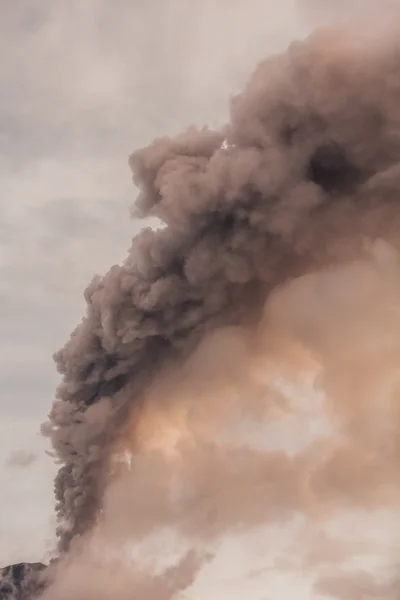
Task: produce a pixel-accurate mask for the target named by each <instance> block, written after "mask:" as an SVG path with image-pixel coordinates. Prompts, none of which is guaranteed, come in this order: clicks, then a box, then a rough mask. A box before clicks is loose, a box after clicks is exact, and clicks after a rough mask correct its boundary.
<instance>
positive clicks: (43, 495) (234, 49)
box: [0, 0, 366, 597]
mask: <svg viewBox="0 0 400 600" xmlns="http://www.w3.org/2000/svg"><path fill="white" fill-rule="evenodd" d="M300 4H301V7H300V6H299V5H300ZM319 4H321V3H319ZM324 4H325V5H326V7H327V9H328V5H329V4H330V3H329V2H327V3H324ZM354 4H356V2H354ZM313 5H314V6H315V3H313V2H312V1H311V0H309V1H304V2H301V3H300V2H298V1H296V0H280V1H279V2H275V1H274V0H203V1H202V2H193V1H188V0H162V1H161V0H147V1H146V2H144V1H142V0H112V2H110V0H40V1H38V0H2V2H1V3H0V53H1V56H2V60H1V61H0V85H1V93H0V190H1V212H0V234H1V235H0V271H1V276H0V339H1V346H0V353H1V360H0V390H1V393H0V490H1V491H0V564H1V563H7V562H9V561H16V560H31V559H34V560H35V559H40V558H42V555H43V552H44V551H45V549H46V547H47V548H51V544H52V539H51V532H52V523H51V519H52V513H51V507H52V473H53V472H54V467H53V466H52V464H51V460H50V459H49V458H48V457H47V456H46V455H45V454H44V450H43V449H44V443H43V441H42V440H41V438H40V436H39V435H38V434H37V431H38V427H39V423H40V422H41V421H42V420H43V419H44V418H45V416H46V413H47V411H48V410H49V408H50V405H51V401H52V397H53V394H54V389H55V386H56V384H57V381H58V377H57V374H56V372H55V368H54V366H53V362H52V353H53V352H54V351H55V350H56V349H57V348H58V347H60V346H61V345H62V344H63V343H64V341H66V339H67V337H68V335H69V332H70V331H71V330H72V328H73V327H74V326H75V325H76V324H77V322H78V321H79V319H80V318H81V316H82V313H83V298H82V291H83V289H84V287H85V285H86V284H87V283H88V281H89V280H90V278H91V277H92V275H93V274H94V273H96V272H104V271H105V270H106V269H107V268H108V267H109V266H110V265H111V264H112V263H114V262H119V261H120V260H121V259H122V258H123V257H124V255H125V251H126V249H127V247H128V246H129V245H130V240H131V237H132V236H133V235H134V234H135V231H137V228H138V224H137V223H135V222H133V221H131V220H129V216H128V214H129V206H130V205H131V204H132V202H133V200H134V197H135V190H134V188H133V186H132V183H131V179H130V172H129V169H128V166H127V158H128V155H129V153H130V152H131V151H132V150H134V149H135V148H136V147H138V146H141V145H143V144H146V143H147V142H149V141H150V140H151V139H152V138H153V137H154V136H156V135H162V134H165V133H174V132H176V131H178V130H179V129H180V128H181V127H182V126H185V125H187V124H190V123H193V122H195V123H197V124H203V123H209V124H211V125H218V124H219V123H222V122H223V121H224V120H225V118H226V116H227V110H228V99H229V95H230V94H231V93H232V92H235V91H237V90H239V89H240V87H241V86H242V84H243V82H244V81H245V79H246V77H247V75H248V74H249V73H250V71H251V70H252V68H253V67H254V65H255V63H256V62H257V60H258V59H260V58H263V57H264V56H265V55H266V54H268V53H269V52H271V51H274V50H280V49H283V48H284V47H285V46H286V45H287V44H288V43H289V42H290V41H291V40H292V39H293V38H294V37H296V36H303V35H304V33H305V32H306V31H308V30H309V29H310V28H311V26H312V22H313V19H312V13H313ZM365 6H366V3H365V2H364V7H365ZM319 17H321V14H320V15H319ZM32 452H33V455H32V454H31V453H32ZM278 588H279V586H278ZM278 588H277V590H278ZM279 590H280V588H279ZM281 592H282V593H284V591H283V588H282V590H280V591H279V594H280V593H281ZM263 597H264V596H263ZM298 597H300V596H298Z"/></svg>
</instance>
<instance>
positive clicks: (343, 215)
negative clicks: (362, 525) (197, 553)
mask: <svg viewBox="0 0 400 600" xmlns="http://www.w3.org/2000/svg"><path fill="white" fill-rule="evenodd" d="M399 65H400V47H399V46H398V44H397V43H396V42H393V41H392V40H390V41H389V40H388V41H387V42H385V43H383V42H382V41H381V40H378V39H377V38H374V37H371V35H368V36H367V35H365V36H364V35H363V34H362V32H357V34H354V31H353V32H346V31H342V32H339V31H334V30H325V31H321V32H317V33H316V34H314V35H312V36H311V37H310V38H309V39H308V40H306V41H305V42H299V43H296V44H293V45H292V46H291V47H290V48H289V49H288V51H287V52H286V53H285V54H283V55H279V56H274V57H272V58H270V59H268V60H266V61H265V62H263V63H261V64H260V65H259V66H258V67H257V69H256V71H255V72H254V74H253V76H252V78H251V79H250V81H249V83H248V85H247V87H246V88H245V90H244V92H243V93H241V94H240V95H238V96H237V97H236V98H234V99H233V101H232V105H231V121H230V123H228V124H227V126H226V127H225V128H224V129H223V130H221V131H212V130H209V129H206V128H204V129H201V130H198V129H194V128H189V129H187V130H186V131H185V132H184V133H182V134H181V135H179V136H177V137H176V138H173V139H170V138H163V139H158V140H156V141H154V142H153V143H152V144H151V145H150V146H149V147H147V148H144V149H141V150H138V151H136V152H135V153H134V154H133V155H132V156H131V158H130V166H131V168H132V171H133V177H134V181H135V183H136V184H137V186H138V187H139V188H140V195H139V198H138V201H137V204H136V211H135V214H136V215H138V216H141V217H149V216H150V217H157V218H158V219H160V220H161V221H162V223H163V227H162V228H159V229H157V230H149V229H148V230H145V231H143V232H142V233H141V234H139V235H138V236H137V237H136V238H135V239H134V241H133V245H132V248H131V250H130V253H129V255H128V257H127V258H126V260H125V262H124V263H123V264H122V265H121V266H114V267H113V268H112V269H111V270H110V271H109V272H108V273H107V274H106V275H105V276H104V277H98V278H95V279H94V280H93V282H92V283H91V284H90V286H89V287H88V288H87V290H86V300H87V315H86V317H85V318H84V320H83V321H82V323H81V324H80V325H79V326H78V327H77V329H76V330H75V331H74V332H73V334H72V335H71V339H70V340H69V342H68V343H67V344H66V346H65V347H64V348H63V349H62V350H60V352H59V353H58V354H57V357H56V360H57V365H58V368H59V370H60V372H61V373H62V375H63V383H62V384H61V386H60V388H59V390H58V397H57V400H56V402H55V403H54V406H53V410H52V412H51V415H50V423H49V429H50V435H51V438H52V442H53V446H54V451H55V454H56V456H57V457H58V459H59V460H60V461H61V462H62V463H63V464H62V466H61V468H60V471H59V473H58V476H57V479H56V496H57V502H58V506H57V510H58V518H59V524H60V549H61V550H67V549H68V547H69V546H70V544H71V540H73V539H74V538H75V537H76V536H79V535H83V534H86V533H87V532H88V531H90V530H91V529H92V528H93V527H94V526H95V524H96V522H97V521H98V522H99V525H98V534H99V535H100V538H101V536H106V539H107V540H108V541H110V540H111V542H112V543H114V542H115V541H116V542H118V543H121V541H123V540H129V539H136V540H138V539H139V538H140V537H141V536H142V537H144V536H146V535H149V534H150V533H152V531H153V530H154V529H155V530H157V529H158V530H160V529H162V528H163V527H168V526H170V525H171V524H172V525H174V527H175V528H177V529H178V530H179V531H180V533H181V534H182V535H183V536H184V537H186V538H189V539H193V538H195V539H196V540H198V542H199V543H206V542H210V541H212V540H215V538H216V537H218V536H219V535H221V534H222V533H224V532H226V531H227V530H229V529H232V528H238V527H239V528H240V527H246V528H249V527H254V526H257V525H259V524H260V523H263V522H266V521H269V520H274V521H276V520H277V519H279V518H282V517H285V518H287V517H288V515H290V514H293V513H294V512H296V511H302V512H303V513H305V514H308V515H312V516H313V517H314V518H323V517H324V516H325V515H326V514H327V513H329V511H331V510H332V508H336V507H337V506H341V505H342V506H346V507H348V506H352V505H354V506H359V505H362V506H370V507H373V506H376V505H381V504H385V503H390V502H394V501H396V500H397V491H396V463H397V456H398V447H397V438H398V436H397V433H398V432H397V425H396V423H397V421H396V417H397V408H396V402H395V398H396V393H397V389H398V382H397V380H396V377H394V378H393V373H396V367H395V365H396V364H397V361H398V356H399V350H400V347H399V345H398V342H397V340H396V336H395V333H394V332H395V331H396V329H397V326H398V320H399V312H398V306H397V298H398V292H399V282H398V264H397V254H396V244H397V237H398V231H399V225H400V223H399V211H398V185H399V181H400V180H399V177H400V168H399V162H398V157H399V153H400V136H399V123H400V112H399V108H398V106H399V93H400V77H399ZM301 276H302V277H301ZM283 284H285V285H284V286H283ZM280 286H283V287H280ZM299 373H301V375H299ZM317 376H318V377H317ZM307 377H310V378H311V382H312V381H313V380H314V379H313V378H315V377H317V379H316V384H318V386H319V389H320V391H322V392H323V393H324V395H325V398H326V400H325V405H324V410H323V412H324V414H325V415H326V416H327V419H329V420H330V422H331V424H332V427H333V432H332V431H330V432H329V435H328V434H327V433H326V432H325V433H324V434H323V435H322V434H321V433H320V434H319V435H316V436H314V437H315V439H311V438H312V436H310V439H309V440H308V443H307V444H305V445H304V444H303V447H301V448H300V449H298V450H297V451H296V452H294V453H291V454H290V453H289V454H288V452H287V450H283V449H282V448H274V449H271V448H270V449H268V450H267V449H266V448H265V447H264V448H255V447H254V445H253V446H252V445H251V444H249V443H248V442H247V443H244V442H241V441H240V434H239V431H238V428H239V429H240V422H241V421H243V419H244V418H245V417H246V418H247V417H248V418H251V419H253V421H254V420H255V421H257V420H258V421H259V422H264V423H265V424H266V425H270V424H271V423H272V422H275V421H279V420H280V419H282V418H284V416H287V415H289V416H290V415H291V414H292V415H293V414H294V415H296V414H297V413H299V412H300V413H301V409H299V407H298V406H293V404H291V401H290V399H288V397H287V396H288V395H287V394H285V393H284V390H283V388H282V385H278V384H277V383H276V382H277V381H278V380H280V379H282V378H283V379H285V378H286V379H287V380H292V381H293V380H294V381H295V384H296V385H300V384H301V382H302V380H303V379H304V378H306V379H307ZM389 380H390V381H391V387H390V389H385V392H384V393H383V392H381V390H382V386H383V387H385V386H384V384H385V382H388V381H389ZM380 394H381V395H380ZM311 403H312V401H311ZM249 427H250V426H249ZM122 451H127V452H129V454H130V455H132V456H131V458H130V459H129V460H130V465H129V466H127V465H126V464H125V463H120V464H118V463H117V462H116V459H117V457H118V456H119V455H120V454H121V452H122ZM74 568H75V567H74ZM189 580H190V578H189ZM190 581H191V580H190ZM190 581H189V583H187V582H186V580H185V585H184V586H181V588H179V586H176V587H175V588H174V592H173V593H175V591H176V590H177V589H182V587H187V586H188V585H190ZM134 585H136V583H135V584H134ZM146 585H147V584H146ZM321 585H322V583H321ZM324 585H325V584H324ZM326 585H328V587H329V586H331V587H332V585H336V584H335V583H332V585H331V583H329V584H326ZM326 585H325V588H326ZM129 589H135V587H133V588H132V586H130V587H129ZM137 589H141V588H140V587H139V588H137ZM332 589H333V588H332ZM343 589H344V588H343ZM163 590H164V591H163V592H162V593H163V594H164V593H165V588H163ZM68 593H69V594H70V595H74V594H73V593H72V591H69V592H68ZM121 593H122V592H121ZM143 593H144V592H143ZM152 593H153V592H149V593H148V594H147V597H154V598H167V597H168V598H169V597H173V596H172V595H171V594H170V596H168V595H167V596H165V595H164V596H163V595H161V596H160V595H157V594H158V592H157V591H154V593H153V596H152V595H151V594H152ZM340 593H342V592H341V591H340ZM343 593H345V592H343ZM343 593H342V596H343V597H345V596H344V595H343ZM346 593H347V592H346ZM65 597H67V596H65ZM82 597H83V596H82ZM85 597H86V596H85ZM89 597H90V596H89ZM96 597H97V596H96ZM121 597H124V596H123V594H122V595H121ZM354 597H355V598H356V597H357V596H354Z"/></svg>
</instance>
